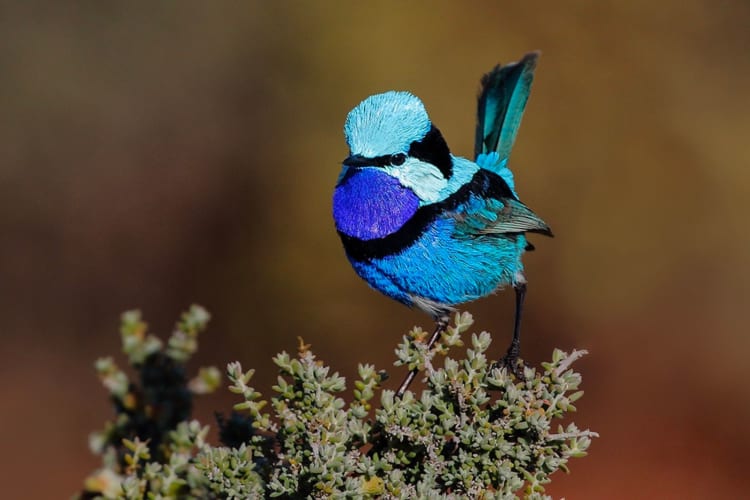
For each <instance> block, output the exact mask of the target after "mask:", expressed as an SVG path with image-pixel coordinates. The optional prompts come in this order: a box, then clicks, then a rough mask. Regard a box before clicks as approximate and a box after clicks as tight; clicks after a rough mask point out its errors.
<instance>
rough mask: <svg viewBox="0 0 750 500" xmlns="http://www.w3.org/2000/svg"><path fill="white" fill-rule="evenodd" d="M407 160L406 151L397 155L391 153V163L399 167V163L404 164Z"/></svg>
mask: <svg viewBox="0 0 750 500" xmlns="http://www.w3.org/2000/svg"><path fill="white" fill-rule="evenodd" d="M405 161H406V155H405V154H404V153H397V154H395V155H391V165H393V166H395V167H398V166H399V165H403V164H404V162H405Z"/></svg>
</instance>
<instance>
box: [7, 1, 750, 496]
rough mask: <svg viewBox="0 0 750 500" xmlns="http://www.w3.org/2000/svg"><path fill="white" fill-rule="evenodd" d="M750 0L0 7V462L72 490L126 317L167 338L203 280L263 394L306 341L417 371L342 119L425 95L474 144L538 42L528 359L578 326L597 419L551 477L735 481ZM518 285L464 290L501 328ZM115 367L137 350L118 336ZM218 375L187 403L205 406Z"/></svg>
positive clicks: (324, 352) (521, 160) (574, 342)
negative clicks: (481, 117) (343, 234)
mask: <svg viewBox="0 0 750 500" xmlns="http://www.w3.org/2000/svg"><path fill="white" fill-rule="evenodd" d="M748 26H750V4H749V3H748V2H746V1H744V0H734V1H731V0H726V1H719V2H715V1H711V2H709V1H708V0H704V1H697V0H696V1H679V2H678V1H664V2H652V1H645V0H634V1H631V2H596V3H592V2H565V3H552V2H548V3H546V4H545V5H544V6H543V7H542V6H540V5H536V4H535V3H529V2H525V3H524V2H486V3H471V4H464V3H458V2H456V3H429V4H428V3H408V4H405V5H402V4H398V6H396V4H384V3H379V4H367V5H366V4H364V3H362V4H357V5H356V6H350V5H344V4H343V3H333V2H331V3H320V4H313V3H302V2H299V3H281V2H277V3H272V2H268V3H263V4H261V3H260V2H258V3H229V2H227V3H213V2H180V3H179V4H154V3H141V4H139V5H126V3H124V2H123V3H111V2H107V3H99V2H82V3H76V4H72V5H71V4H68V3H61V2H35V3H31V2H29V3H26V2H16V4H15V5H8V4H4V5H3V6H2V8H0V75H1V76H0V116H1V117H0V290H1V291H2V297H1V299H0V317H1V318H2V330H1V331H2V333H1V334H0V335H1V336H2V337H1V338H2V347H0V380H1V382H0V401H2V406H3V409H2V411H1V412H0V448H2V450H3V453H2V454H1V455H0V476H1V477H2V480H1V482H2V484H3V487H2V489H3V493H4V496H6V495H7V498H61V497H68V496H70V495H71V494H72V493H74V492H75V491H77V490H79V489H80V487H81V485H82V480H83V478H84V477H85V476H86V475H87V473H89V472H90V471H92V470H93V469H94V468H95V467H96V466H97V464H98V459H97V458H96V457H94V456H93V455H91V454H90V452H89V450H88V447H87V436H88V433H89V432H90V431H92V430H94V429H99V428H101V427H102V425H103V423H104V421H105V420H107V419H109V418H110V417H111V416H112V409H111V408H110V405H109V403H108V401H107V397H106V393H105V391H104V389H102V388H101V387H100V384H99V382H98V380H97V378H96V375H95V373H94V369H93V362H94V360H95V359H96V358H97V357H98V356H103V355H110V354H119V349H120V347H119V336H118V321H119V319H118V318H119V314H120V312H121V311H123V310H126V309H130V308H141V309H142V310H143V312H144V315H145V317H146V319H147V321H148V322H149V323H150V325H151V328H152V330H153V331H155V332H157V333H160V334H162V335H164V336H166V335H167V334H168V333H169V332H170V331H171V328H172V326H173V324H174V321H175V320H176V319H177V317H178V315H179V313H180V312H181V311H182V310H184V309H186V308H187V307H188V306H189V305H190V304H191V303H194V302H195V303H200V304H202V305H204V306H206V307H207V308H208V309H209V310H210V311H211V312H212V313H213V317H214V320H213V321H212V324H211V326H210V328H209V331H208V333H206V334H205V335H204V336H203V337H202V347H201V351H200V355H199V359H198V360H196V362H195V363H194V367H195V368H196V369H197V367H198V366H199V365H202V364H211V363H213V364H216V365H218V366H222V367H223V366H224V365H225V363H226V362H228V361H231V360H234V359H239V360H241V361H242V362H243V365H244V366H246V367H255V368H257V370H258V372H257V375H256V379H255V382H256V385H257V386H258V387H259V388H260V390H261V391H262V392H264V393H265V394H269V392H270V386H271V384H272V382H273V381H274V380H275V376H276V375H275V370H274V365H273V364H272V362H271V360H270V357H271V355H273V354H274V353H276V352H278V351H280V350H282V349H286V350H292V351H293V350H294V349H295V347H296V345H297V340H296V337H297V336H298V335H301V336H303V337H304V339H305V341H307V342H310V343H312V345H313V349H314V350H315V351H316V352H317V353H318V355H319V356H320V357H321V358H322V359H323V360H324V361H326V362H329V363H331V364H332V365H333V366H334V367H335V368H336V369H338V370H339V371H340V372H341V373H342V374H344V375H346V376H349V377H351V376H352V375H353V374H354V373H355V370H356V365H357V362H360V361H367V362H372V363H375V364H376V365H377V366H378V367H381V368H386V369H388V370H389V372H390V373H391V375H392V378H391V381H390V385H391V386H393V387H395V386H396V385H397V383H398V382H399V381H400V379H401V377H402V376H403V374H404V370H403V369H401V368H395V367H393V366H392V361H393V348H394V347H395V345H396V343H397V341H398V340H399V339H400V337H401V335H403V334H404V333H406V332H407V331H408V330H409V329H410V328H411V327H412V326H413V325H421V326H423V327H425V328H428V327H429V326H430V321H429V320H428V318H427V317H426V316H424V315H422V314H421V313H419V312H416V311H410V310H409V309H407V308H405V307H403V306H401V305H399V304H397V303H395V302H392V301H390V300H388V299H386V298H384V297H382V296H380V295H379V294H378V293H376V292H374V291H372V290H370V289H369V288H368V287H367V285H366V284H365V283H364V282H362V281H361V280H360V279H359V278H357V277H356V275H355V274H354V272H353V271H352V270H351V268H350V266H349V264H348V262H347V260H346V258H345V257H344V253H343V250H342V248H341V246H340V242H339V239H338V237H337V235H336V233H335V231H334V228H333V223H332V220H331V216H330V212H331V195H332V189H333V185H334V183H335V181H336V178H337V175H338V172H339V169H340V162H341V160H342V159H343V158H344V157H345V156H346V154H347V151H346V145H345V142H344V139H343V134H342V126H343V122H344V118H345V116H346V113H347V112H348V111H349V110H350V109H351V108H352V107H353V106H355V105H356V104H357V103H358V102H359V101H360V100H362V99H363V98H364V97H366V96H368V95H370V94H372V93H377V92H381V91H385V90H389V89H405V90H410V91H412V92H414V93H415V94H417V95H419V96H420V97H422V99H423V100H424V102H425V103H426V106H427V108H428V110H429V112H430V115H431V117H432V119H433V121H434V122H435V124H436V125H437V126H438V127H439V128H440V129H441V130H442V131H443V133H444V135H445V137H446V138H447V140H448V143H449V145H450V146H451V148H452V150H453V152H454V153H455V154H459V155H469V154H470V153H471V151H472V150H473V137H474V119H475V96H476V92H477V89H478V81H479V78H480V76H481V75H482V74H483V73H484V72H486V71H488V70H489V69H490V68H491V67H492V66H493V65H494V64H496V63H498V62H509V61H511V60H517V59H518V58H520V57H521V56H522V55H523V54H524V53H526V52H528V51H530V50H534V49H540V50H541V51H542V53H543V55H542V58H541V60H540V63H539V67H538V70H537V78H536V80H535V84H534V90H533V92H532V97H531V99H530V101H529V106H528V108H527V111H526V115H525V119H524V122H523V126H522V128H521V132H520V134H519V136H518V141H517V143H516V147H515V150H514V153H513V157H512V161H511V164H512V165H513V168H514V171H515V172H516V176H517V185H518V189H519V192H520V194H521V197H522V199H523V200H524V201H525V202H526V203H527V204H528V205H529V206H531V207H532V208H533V209H534V210H535V211H536V212H537V213H539V214H540V215H542V216H543V217H544V218H545V220H546V221H547V222H549V223H550V225H551V226H552V228H553V229H554V231H555V234H556V238H555V239H553V240H547V239H542V238H536V239H533V240H532V241H534V243H535V244H536V246H537V251H536V252H534V253H532V254H529V255H528V256H527V257H526V259H525V262H526V266H527V269H528V278H529V295H528V303H527V314H526V317H525V326H524V339H523V357H524V358H526V359H527V360H528V361H530V362H532V363H539V362H540V361H543V360H545V359H549V357H550V355H551V352H552V350H553V348H555V347H560V348H562V349H564V350H572V349H574V348H585V349H588V350H589V351H590V353H591V354H590V355H589V356H588V357H587V358H586V359H584V360H583V361H581V362H580V363H579V365H578V368H579V369H580V370H581V371H582V373H583V376H584V384H583V388H584V389H585V391H586V396H585V397H584V398H583V399H582V400H581V401H580V404H579V405H578V409H579V413H578V415H577V417H576V422H577V423H578V424H579V426H581V427H583V428H591V429H592V430H596V431H598V432H599V433H600V434H601V439H598V440H596V441H595V442H594V444H593V446H592V447H591V449H590V454H589V457H587V458H585V459H582V460H575V461H573V462H572V463H571V464H570V466H571V470H572V473H571V474H570V475H569V476H566V475H563V474H560V475H558V476H556V477H555V481H554V482H553V484H552V485H551V486H550V487H549V489H548V491H549V492H550V493H551V494H553V495H554V496H556V497H560V496H563V495H564V496H566V497H567V498H576V499H581V498H583V499H587V498H591V499H594V498H712V497H726V498H738V497H740V496H741V495H742V494H743V493H746V491H747V488H748V486H750V480H748V477H747V473H746V467H747V447H748V445H750V430H748V427H747V421H748V418H749V417H750V390H749V389H748V386H747V383H746V373H747V366H748V365H747V360H748V355H749V354H750V335H748V333H749V331H748V330H749V329H748V326H749V323H750V322H749V321H748V315H747V302H748V297H750V266H748V254H749V252H750V232H748V230H747V227H748V224H747V208H746V200H748V199H749V198H748V197H750V171H749V170H748V167H749V166H750V165H748V159H749V158H750V155H749V153H748V139H749V135H750V59H749V58H748V53H749V51H750V29H748ZM512 295H513V294H512V293H510V292H508V293H503V294H499V295H497V296H494V297H491V298H489V299H485V300H482V301H479V302H477V303H473V304H471V305H469V306H468V307H466V308H465V309H466V310H469V311H471V312H472V313H473V314H474V315H475V317H476V318H477V324H476V326H477V331H478V330H481V329H487V330H490V331H491V332H493V334H494V335H495V338H496V339H497V340H496V344H495V349H496V352H497V353H498V356H499V355H500V353H502V352H503V350H504V349H505V347H506V345H507V342H508V341H509V338H510V333H511V324H512V310H513V306H512V302H513V298H512ZM117 359H118V361H119V362H120V363H121V364H125V363H124V360H123V359H122V358H121V357H120V358H117ZM233 401H234V399H233V398H232V397H231V396H230V395H229V393H228V391H226V390H220V391H219V392H218V393H217V394H215V395H211V396H209V397H205V398H203V399H199V400H198V401H197V404H196V415H197V416H198V417H199V418H200V419H201V420H203V421H204V422H207V423H212V424H213V417H212V411H213V410H224V411H226V410H228V409H229V408H230V405H231V403H232V402H233Z"/></svg>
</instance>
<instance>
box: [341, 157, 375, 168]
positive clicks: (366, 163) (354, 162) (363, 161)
mask: <svg viewBox="0 0 750 500" xmlns="http://www.w3.org/2000/svg"><path fill="white" fill-rule="evenodd" d="M343 163H344V165H346V166H347V167H373V166H375V162H373V161H372V158H365V157H364V156H362V155H350V156H349V157H348V158H346V159H345V160H344V162H343Z"/></svg>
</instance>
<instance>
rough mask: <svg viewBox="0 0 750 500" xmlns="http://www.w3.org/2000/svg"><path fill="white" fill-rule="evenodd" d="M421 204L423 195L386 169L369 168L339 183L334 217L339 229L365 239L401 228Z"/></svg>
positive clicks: (379, 236)
mask: <svg viewBox="0 0 750 500" xmlns="http://www.w3.org/2000/svg"><path fill="white" fill-rule="evenodd" d="M418 208H419V198H417V195H416V194H414V191H412V190H411V189H409V188H406V187H404V186H402V185H401V183H400V182H399V181H398V179H396V178H395V177H392V176H390V175H388V174H386V173H385V172H383V171H382V170H376V169H365V170H362V171H360V172H357V173H355V174H354V175H352V176H349V177H348V178H345V179H344V181H343V182H342V183H341V184H339V185H338V186H337V187H336V190H335V191H334V193H333V218H334V220H335V221H336V229H338V230H339V231H340V232H342V233H344V234H346V235H348V236H353V237H355V238H359V239H362V240H374V239H376V238H382V237H384V236H388V235H389V234H391V233H395V232H396V231H398V230H399V229H400V228H401V226H403V225H404V223H405V222H406V221H408V220H409V219H410V218H411V217H412V216H413V215H414V213H415V212H416V211H417V209H418Z"/></svg>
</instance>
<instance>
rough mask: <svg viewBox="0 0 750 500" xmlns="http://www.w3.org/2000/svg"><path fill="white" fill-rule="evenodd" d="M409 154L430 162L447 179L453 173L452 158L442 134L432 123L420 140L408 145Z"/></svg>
mask: <svg viewBox="0 0 750 500" xmlns="http://www.w3.org/2000/svg"><path fill="white" fill-rule="evenodd" d="M409 156H411V157H412V158H417V159H419V160H422V161H424V162H427V163H432V164H433V165H435V166H436V167H437V168H438V170H440V172H441V173H442V174H443V177H445V178H446V179H449V178H450V177H451V175H453V160H452V159H451V151H450V149H448V144H446V142H445V139H443V134H441V133H440V130H438V128H437V127H436V126H435V125H433V126H432V128H430V131H429V132H427V134H426V135H425V136H424V137H423V138H422V140H419V141H414V142H412V143H411V146H410V147H409Z"/></svg>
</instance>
